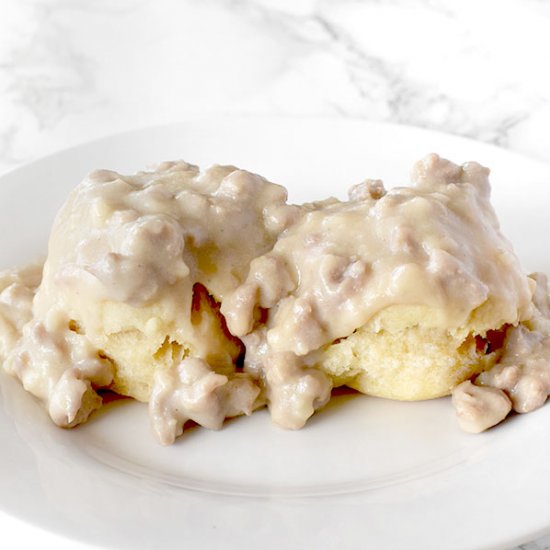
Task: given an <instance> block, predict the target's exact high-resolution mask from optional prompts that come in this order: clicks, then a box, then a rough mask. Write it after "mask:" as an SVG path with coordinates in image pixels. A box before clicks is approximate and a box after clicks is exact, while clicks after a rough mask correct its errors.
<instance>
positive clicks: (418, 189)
mask: <svg viewBox="0 0 550 550" xmlns="http://www.w3.org/2000/svg"><path fill="white" fill-rule="evenodd" d="M412 179H413V184H412V185H411V186H410V187H403V188H394V189H391V190H389V191H386V190H385V189H384V186H383V185H382V182H380V181H378V180H368V181H366V182H364V183H362V184H360V185H357V186H355V187H354V188H352V189H351V191H350V194H349V200H348V201H339V200H336V199H328V200H326V201H322V202H317V203H310V204H305V205H301V206H296V205H289V204H287V203H286V191H285V189H284V188H282V187H281V186H279V185H275V184H272V183H270V182H268V181H266V180H265V179H263V178H261V177H260V176H257V175H254V174H250V173H248V172H245V171H242V170H238V169H236V168H234V167H222V166H215V167H213V168H210V169H209V170H207V171H205V172H204V173H201V172H200V171H199V170H198V169H197V167H195V166H192V165H189V164H187V163H184V162H173V163H163V164H161V165H159V166H158V167H157V168H156V169H155V170H152V171H149V172H142V173H138V174H136V175H134V176H121V175H120V174H118V173H116V172H112V171H106V170H102V171H96V172H94V173H92V174H90V176H88V178H86V180H84V182H83V183H82V184H80V186H78V187H77V188H76V189H75V191H74V192H73V193H72V194H71V196H70V197H69V199H68V201H67V203H66V204H65V206H64V207H63V209H62V210H61V212H60V214H59V215H58V217H57V219H56V222H55V225H54V228H53V230H52V235H51V238H50V243H49V250H48V258H47V261H46V263H45V265H44V269H43V274H42V277H41V272H42V270H41V268H40V267H33V268H27V269H24V270H19V271H17V270H12V271H6V272H4V273H2V274H0V358H4V361H3V364H4V368H5V369H6V370H7V371H8V372H9V373H12V374H14V375H15V376H17V377H18V378H19V379H20V380H21V382H22V383H23V385H24V387H25V389H27V390H28V391H29V392H31V393H33V394H34V395H36V396H37V397H39V398H40V399H41V400H42V401H43V402H44V403H45V404H46V406H47V408H48V411H49V414H50V416H51V417H52V419H53V420H54V422H55V423H56V424H58V425H60V426H64V427H72V426H75V425H77V424H79V423H81V422H83V421H85V420H86V419H87V418H88V416H89V415H90V413H91V412H93V411H94V410H95V409H97V408H98V407H99V406H101V403H102V399H101V396H100V395H99V394H98V391H99V390H101V389H110V388H113V387H114V388H115V389H117V384H118V382H117V369H121V368H122V367H121V365H117V358H116V357H114V356H111V355H110V354H109V353H107V352H106V351H105V349H106V348H107V346H108V341H107V339H106V334H107V333H109V331H110V333H114V332H115V330H119V332H120V333H123V332H124V331H123V330H121V329H120V327H118V328H113V327H111V326H110V324H109V323H110V320H109V319H110V318H109V312H110V311H114V309H113V308H114V307H115V306H116V308H117V309H116V311H117V314H120V312H121V311H122V312H123V314H122V316H127V317H132V316H133V317H137V318H139V322H138V321H135V323H136V326H138V327H139V330H140V334H143V335H147V334H148V331H149V332H150V333H151V334H153V333H155V330H156V327H158V326H159V325H160V324H162V323H164V325H165V326H167V327H168V329H167V330H168V331H169V334H170V336H169V338H168V337H167V339H166V341H165V342H164V343H163V342H159V343H156V344H155V346H157V347H159V349H160V344H162V346H164V347H166V346H167V345H173V347H172V348H170V350H172V351H171V353H172V356H173V365H172V367H171V368H157V369H156V371H155V372H153V373H152V374H151V382H148V383H147V384H145V385H142V386H139V388H138V389H137V390H135V391H134V393H132V391H129V392H128V393H129V394H130V395H134V396H136V397H138V398H140V399H143V400H146V401H148V402H149V410H150V416H151V420H152V424H153V429H154V431H155V433H156V435H157V437H158V439H159V440H160V441H161V442H162V443H164V444H169V443H171V442H173V441H174V439H175V438H176V437H177V436H178V435H180V434H181V433H182V431H183V428H184V424H185V423H186V422H187V421H188V420H193V421H195V422H197V423H199V424H201V425H203V426H206V427H209V428H214V429H217V428H220V427H221V425H222V423H223V421H224V419H225V418H227V417H231V416H236V415H239V414H250V413H251V412H252V411H253V410H254V409H255V408H257V407H259V406H262V405H264V404H265V403H267V405H268V406H269V408H270V412H271V415H272V418H273V420H274V421H275V422H276V423H278V424H279V425H281V426H284V427H288V428H299V427H301V426H303V425H304V424H305V422H306V421H307V419H308V418H309V417H310V416H311V415H312V414H313V413H314V411H315V410H317V409H319V408H320V407H322V406H323V405H325V404H326V403H327V401H328V400H329V399H330V395H331V389H332V386H333V380H332V378H331V377H330V376H329V375H328V374H327V373H325V372H324V371H323V370H322V369H320V368H318V364H317V363H318V361H319V357H320V356H321V354H322V353H323V350H324V349H325V348H326V346H327V345H330V344H331V343H333V342H335V341H338V340H339V339H342V338H346V337H348V336H349V335H351V334H353V333H354V332H355V331H357V330H358V329H359V328H361V327H362V326H364V325H365V324H366V323H369V322H370V321H372V320H373V319H375V318H376V316H377V315H378V314H379V313H380V312H382V311H384V310H386V309H388V308H392V307H396V306H423V307H425V308H426V310H427V311H429V312H430V315H429V316H427V317H426V319H425V320H424V321H423V322H424V323H426V324H427V325H429V326H434V327H439V328H441V329H443V330H445V331H448V332H449V333H452V334H457V335H463V336H464V338H466V337H467V335H468V334H481V335H484V334H486V332H487V330H488V329H501V327H506V329H505V330H506V336H505V340H504V344H503V347H502V352H501V357H500V360H499V361H498V363H497V364H496V365H495V366H494V367H493V368H492V369H490V370H488V371H486V372H483V373H481V374H480V375H478V376H477V377H475V379H473V380H466V381H465V382H463V383H462V384H460V385H458V386H457V387H456V388H455V389H454V390H453V398H452V399H453V403H454V405H455V408H456V411H457V414H458V418H459V423H460V425H461V426H462V427H463V428H464V429H466V430H468V431H472V432H478V431H482V430H484V429H486V428H488V427H490V426H492V425H494V424H496V423H497V422H500V421H501V420H502V419H503V418H504V417H506V415H507V414H508V413H509V412H510V410H511V409H512V408H513V409H514V410H516V411H518V412H528V411H530V410H533V409H534V408H537V407H539V406H541V405H542V404H543V403H544V402H545V400H546V398H547V396H548V394H549V393H550V364H549V361H548V357H549V354H550V305H549V299H548V287H547V282H546V279H545V278H544V277H543V276H532V277H531V278H528V277H526V276H525V275H524V274H523V273H522V271H521V269H520V267H519V263H518V261H517V259H516V257H515V255H514V253H513V251H512V248H511V246H510V244H509V243H508V241H506V239H505V238H504V237H503V236H502V235H501V233H500V230H499V225H498V221H497V219H496V216H495V214H494V211H493V209H492V207H491V205H490V202H489V198H490V186H489V183H488V170H487V169H485V168H483V167H482V166H480V165H479V164H477V163H467V164H465V165H463V166H457V165H455V164H453V163H451V162H449V161H446V160H443V159H440V158H439V157H438V156H436V155H430V156H428V157H427V158H426V159H424V160H423V161H421V162H419V163H417V165H416V166H415V168H414V170H413V175H412ZM196 284H200V285H203V286H204V287H205V288H206V289H207V291H208V293H210V295H211V296H212V297H213V299H214V300H215V301H216V303H218V304H221V313H222V314H223V316H224V319H225V321H226V322H227V328H228V329H229V331H230V332H231V334H232V335H233V336H237V337H239V338H240V339H241V340H242V342H243V343H244V346H245V350H246V352H245V354H244V364H243V365H242V366H236V364H235V359H236V358H235V357H234V354H233V355H232V354H231V353H230V352H229V351H228V352H227V353H226V352H225V348H224V347H223V345H222V346H221V348H220V350H221V351H219V352H216V354H214V355H212V354H213V352H212V342H211V341H210V340H209V335H208V334H205V333H204V331H199V330H198V328H197V326H196V323H195V322H194V321H193V319H192V303H193V295H194V288H195V285H196ZM143 312H146V314H145V313H143ZM140 315H141V316H142V317H143V318H141V317H140ZM488 318H490V319H491V323H492V326H489V327H488V326H487V319H488ZM225 321H224V322H225ZM132 322H134V321H132ZM164 325H163V326H164ZM106 327H109V328H106ZM224 330H225V329H224ZM157 332H158V331H157ZM227 338H228V339H229V338H230V335H229V334H227ZM162 349H164V348H162ZM174 350H175V351H174ZM212 357H214V359H212Z"/></svg>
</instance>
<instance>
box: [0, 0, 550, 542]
mask: <svg viewBox="0 0 550 550" xmlns="http://www.w3.org/2000/svg"><path fill="white" fill-rule="evenodd" d="M0 14H1V15H0V172H3V171H6V170H9V169H11V168H13V167H16V166H17V165H19V164H22V163H25V162H28V161H30V160H33V159H35V158H38V157H40V156H43V155H46V154H48V153H51V152H54V151H57V150H59V149H63V148H66V147H68V146H72V145H75V144H77V143H82V142H85V141H88V140H90V139H94V138H98V137H101V136H104V135H107V134H111V133H114V132H119V131H124V130H129V129H133V128H138V127H142V126H148V125H153V124H164V123H170V122H174V121H181V120H184V119H186V118H188V117H191V116H193V117H196V116H197V115H205V116H208V115H213V114H218V113H228V114H236V113H239V114H250V115H254V114H284V115H297V116H298V115H332V116H340V117H360V118H365V119H368V120H377V121H391V122H397V123H401V124H408V125H415V126H421V127H425V128H431V129H437V130H441V131H445V132H450V133H453V134H458V135H462V136H467V137H471V138H474V139H478V140H482V141H485V142H490V143H493V144H496V145H499V146H502V147H505V148H509V149H511V150H514V151H517V152H521V153H523V154H525V155H528V156H531V157H534V158H538V159H541V160H543V161H547V162H550V139H549V137H548V130H547V129H548V128H550V76H549V71H548V67H549V66H550V32H549V29H550V2H547V1H544V0H521V1H520V0H506V1H500V2H497V1H496V0H494V1H492V0H485V1H483V2H480V1H479V0H463V1H462V2H456V1H454V0H202V1H200V2H199V1H198V0H116V1H113V0H95V1H94V2H90V1H88V0H24V1H21V0H0ZM518 548H522V549H524V550H541V549H548V548H550V538H545V539H540V540H539V541H537V542H532V543H529V544H525V545H523V546H521V547H518Z"/></svg>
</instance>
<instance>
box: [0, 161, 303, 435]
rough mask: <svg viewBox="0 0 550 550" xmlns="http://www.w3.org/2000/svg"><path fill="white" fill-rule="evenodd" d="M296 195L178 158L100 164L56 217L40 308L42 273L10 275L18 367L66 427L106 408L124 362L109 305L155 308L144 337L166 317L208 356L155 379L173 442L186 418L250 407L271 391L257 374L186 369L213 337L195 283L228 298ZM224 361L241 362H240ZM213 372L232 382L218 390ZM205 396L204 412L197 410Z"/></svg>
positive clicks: (155, 400) (10, 357)
mask: <svg viewBox="0 0 550 550" xmlns="http://www.w3.org/2000/svg"><path fill="white" fill-rule="evenodd" d="M286 198H287V193H286V190H285V189H284V188H283V187H281V186H279V185H275V184H272V183H270V182H268V181H266V180H265V179H263V178H261V177H260V176H257V175H255V174H251V173H249V172H245V171H242V170H238V169H236V168H234V167H231V166H214V167H212V168H210V169H209V170H207V171H205V172H202V173H201V172H200V171H199V169H198V168H197V167H196V166H192V165H189V164H187V163H185V162H167V163H162V164H161V165H159V166H158V167H157V168H156V169H155V170H154V171H151V172H141V173H138V174H136V175H134V176H122V175H120V174H118V173H116V172H112V171H108V170H99V171H96V172H93V173H91V174H90V175H89V176H88V177H87V178H86V179H85V180H84V181H83V182H82V183H81V184H80V185H79V186H78V187H77V188H76V189H75V190H74V191H73V193H72V194H71V195H70V197H69V199H68V201H67V203H66V204H65V205H64V207H63V208H62V210H61V211H60V213H59V214H58V216H57V218H56V221H55V224H54V227H53V229H52V233H51V236H50V241H49V249H48V259H47V261H46V264H45V266H44V274H43V279H42V282H41V284H40V286H39V287H38V290H37V292H36V297H35V298H34V304H33V306H32V312H31V302H32V300H33V295H34V292H35V290H36V287H37V285H38V282H39V278H38V279H37V280H34V279H33V280H32V281H31V283H32V284H30V283H29V284H28V285H27V279H28V278H30V275H28V274H27V272H26V271H22V272H20V273H17V272H9V273H6V274H4V275H3V276H2V277H3V278H2V279H0V281H4V283H3V286H5V287H6V288H2V287H0V290H2V294H1V295H0V299H1V300H2V304H1V309H0V315H1V316H0V322H1V323H2V325H1V326H0V333H1V335H2V336H1V338H2V340H1V344H2V349H1V351H2V356H4V357H6V360H5V365H4V366H5V368H6V370H8V372H10V373H12V374H14V375H16V376H18V377H19V378H20V379H21V381H22V383H23V385H24V386H25V388H26V389H27V390H28V391H30V392H31V393H33V394H34V395H36V396H37V397H39V398H40V399H42V400H43V401H44V402H45V404H46V406H47V407H48V410H49V412H50V415H51V417H52V419H53V420H54V421H55V422H56V423H57V424H59V425H61V426H73V425H76V424H78V423H79V422H82V421H84V420H85V419H86V418H87V417H88V415H89V414H90V412H91V411H92V410H94V409H95V408H97V407H99V406H100V405H101V397H100V396H99V395H98V393H97V390H98V389H101V388H109V387H110V386H111V384H112V380H113V365H112V363H111V361H110V360H109V358H108V357H106V356H105V355H104V354H103V352H102V348H103V346H104V344H105V343H106V338H105V337H106V334H105V333H106V330H109V328H107V327H108V325H109V317H108V313H106V312H107V311H108V309H107V307H108V306H109V305H110V304H119V305H124V306H125V307H128V308H129V309H128V310H127V311H128V314H129V315H135V316H138V317H139V312H144V311H146V312H147V315H146V317H147V318H146V319H145V320H144V321H143V327H142V329H143V332H144V334H147V332H148V330H149V328H150V327H153V328H154V327H155V324H156V323H158V322H159V319H158V316H159V315H160V316H161V317H162V322H163V323H164V324H166V325H168V326H170V327H171V330H172V332H173V336H174V337H175V338H176V337H177V338H179V339H180V340H182V341H185V343H186V345H187V347H188V349H190V350H192V351H193V353H195V354H196V355H197V361H198V363H197V362H196V361H194V359H193V357H188V358H185V359H184V360H183V361H182V363H181V365H183V366H180V367H178V369H177V372H174V373H159V374H158V376H156V377H155V382H154V387H153V388H152V404H151V414H152V418H153V425H154V429H155V432H156V433H157V434H158V436H159V438H160V439H161V440H162V441H163V442H170V441H172V440H173V437H175V435H174V434H176V433H177V434H179V433H181V426H182V424H183V422H184V421H185V420H184V419H194V420H196V421H201V420H202V421H204V422H205V423H206V424H207V425H208V426H211V427H213V426H219V424H220V420H219V419H220V418H221V417H222V416H223V415H224V414H226V415H229V416H231V415H236V414H240V413H248V412H250V411H251V410H252V402H254V400H255V399H256V397H257V396H258V395H259V394H260V391H261V388H260V386H259V384H258V383H257V382H254V381H253V380H252V378H251V377H250V376H249V375H242V376H241V375H230V376H229V378H228V377H227V376H225V374H217V373H215V372H211V373H210V374H209V375H202V374H201V376H200V377H199V376H198V375H197V376H196V378H197V379H196V380H195V381H194V382H193V383H191V382H183V381H182V380H184V379H185V376H184V375H182V376H181V377H180V378H181V380H180V378H178V373H181V372H182V369H187V368H190V365H195V366H196V365H197V364H203V363H204V361H203V362H202V363H201V359H200V358H201V357H202V356H203V355H204V356H206V355H208V352H209V348H210V345H211V341H210V339H209V337H208V336H209V335H208V334H206V335H205V334H203V332H202V331H201V327H197V326H196V324H195V323H194V320H193V318H192V300H193V296H194V293H193V288H194V285H195V283H197V282H199V281H200V283H202V285H204V286H206V287H207V288H208V292H210V294H212V295H213V296H214V297H215V298H216V299H217V300H222V299H223V297H224V296H225V295H226V294H227V293H229V292H230V291H232V290H234V289H235V288H236V287H237V286H238V285H239V284H240V283H242V282H243V281H244V279H245V277H246V275H247V272H248V266H249V263H250V261H251V260H252V259H253V258H254V257H256V256H258V255H259V254H262V253H264V252H266V251H268V250H270V249H271V247H272V246H273V244H274V242H275V240H276V238H277V237H278V235H279V234H280V232H281V231H283V230H284V229H285V228H286V227H287V226H288V225H289V224H291V223H292V222H293V221H294V219H296V217H297V216H298V215H299V214H300V210H301V209H300V208H299V207H296V206H290V205H287V204H286ZM35 279H36V278H35ZM147 308H149V309H147ZM156 316H157V317H156ZM31 318H32V319H31ZM25 323H27V324H25ZM71 324H72V325H75V326H73V329H71ZM75 327H76V329H75ZM79 328H80V329H82V330H79ZM80 332H82V333H80ZM19 337H20V339H19ZM0 358H1V356H0ZM219 367H220V369H221V370H223V371H228V370H229V371H234V366H232V365H231V364H229V365H221V366H219ZM205 368H206V367H205ZM195 371H197V369H196V368H195ZM169 379H170V380H171V382H170V383H168V382H167V380H169ZM212 380H216V381H217V383H218V385H220V384H221V386H223V387H222V388H220V389H218V390H216V391H215V392H212V386H211V382H212ZM222 380H225V382H223V384H222V383H221V382H220V381H222ZM186 384H190V389H189V390H188V391H187V390H186V389H185V388H186V387H187V386H186ZM167 387H170V388H171V389H170V391H171V393H172V394H173V396H172V397H171V398H170V399H168V397H167V396H166V388H167ZM229 390H231V391H229ZM201 392H203V394H201ZM237 395H242V399H241V398H239V399H237V398H236V396H237ZM251 396H252V397H251ZM249 398H250V399H251V400H252V402H249V401H250V399H249ZM193 400H194V402H195V404H193ZM168 402H170V403H175V405H174V406H171V405H169V404H167V403H168ZM199 403H202V411H199V410H198V409H196V408H195V409H194V408H193V407H198V406H199V405H198V404H199ZM209 407H210V408H212V410H211V411H210V412H208V409H209ZM199 408H200V407H199ZM161 410H162V412H161ZM216 411H217V412H216ZM214 419H215V420H214ZM163 425H165V427H163ZM174 425H177V426H178V427H177V428H172V427H168V426H174Z"/></svg>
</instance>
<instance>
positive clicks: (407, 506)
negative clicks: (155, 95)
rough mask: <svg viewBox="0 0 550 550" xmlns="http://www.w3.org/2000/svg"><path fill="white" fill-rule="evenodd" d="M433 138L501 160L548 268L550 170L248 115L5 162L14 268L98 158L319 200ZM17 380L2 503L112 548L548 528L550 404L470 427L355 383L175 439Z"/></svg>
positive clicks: (34, 251)
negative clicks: (199, 168)
mask: <svg viewBox="0 0 550 550" xmlns="http://www.w3.org/2000/svg"><path fill="white" fill-rule="evenodd" d="M431 151H436V152H439V153H440V154H442V155H444V156H447V157H449V158H451V159H453V160H455V161H457V162H464V161H467V160H479V161H480V162H482V163H484V164H486V165H488V166H490V167H491V168H492V170H493V185H494V188H493V196H494V203H495V205H496V208H497V211H498V213H499V215H500V217H501V220H502V226H503V229H504V231H505V233H506V234H507V235H508V236H509V237H510V239H511V240H512V241H513V243H514V244H515V246H516V249H517V251H518V253H519V255H520V257H521V259H522V261H523V264H524V267H525V268H526V269H528V270H541V271H546V272H550V254H548V252H547V247H546V239H547V235H548V234H549V232H550V221H549V218H548V213H547V209H548V206H550V167H548V166H546V165H543V164H540V163H537V162H534V161H531V160H528V159H526V158H523V157H521V156H518V155H515V154H511V153H509V152H507V151H504V150H500V149H497V148H494V147H491V146H488V145H484V144H481V143H476V142H473V141H469V140H465V139H460V138H456V137H452V136H448V135H443V134H438V133H434V132H428V131H425V130H420V129H416V128H408V127H400V126H393V125H380V124H373V123H368V122H365V121H357V120H341V119H322V120H320V119H246V118H245V119H243V118H240V119H223V120H218V121H194V122H188V123H182V124H177V125H172V126H168V127H159V128H152V129H146V130H140V131H136V132H132V133H128V134H124V135H118V136H114V137H110V138H107V139H104V140H101V141H97V142H94V143H91V144H87V145H83V146H80V147H76V148H74V149H70V150H68V151H64V152H62V153H59V154H56V155H54V156H51V157H48V158H46V159H43V160H40V161H38V162H35V163H33V164H30V165H28V166H25V167H23V168H20V169H18V170H16V171H14V172H11V173H9V174H6V175H5V176H3V177H2V178H0V235H2V237H1V242H0V268H3V267H8V266H11V265H16V264H21V263H24V262H27V261H31V260H33V259H35V258H36V257H38V256H40V255H43V254H44V253H45V251H46V242H47V234H48V228H49V226H50V223H51V221H52V219H53V216H54V213H55V211H56V210H57V208H58V207H59V206H60V205H61V203H62V201H63V200H64V197H65V196H66V194H67V193H68V191H69V190H70V189H71V188H72V187H73V186H74V185H75V184H76V183H78V182H79V181H80V179H81V178H82V177H83V176H84V175H85V174H86V173H87V172H88V171H90V170H92V169H93V168H98V167H103V168H114V169H117V170H119V171H123V172H124V171H127V172H128V171H134V170H136V169H139V168H142V167H144V166H146V165H148V164H149V163H152V162H155V161H160V160H164V159H173V158H184V159H186V160H188V161H191V162H194V163H197V164H201V165H207V164H210V163H213V162H219V163H232V164H236V165H239V166H241V167H244V168H247V169H249V170H252V171H257V172H259V173H261V174H262V175H265V176H266V177H268V178H269V179H271V180H272V181H275V182H280V183H282V184H284V185H286V186H287V187H288V188H289V189H290V197H291V200H294V201H302V200H307V199H311V198H320V197H323V196H326V195H329V194H336V195H339V196H342V197H343V196H344V195H345V191H346V189H347V188H348V187H349V186H350V185H351V184H354V183H356V182H358V181H360V180H361V179H363V178H365V177H376V178H382V179H384V180H385V181H386V183H387V185H388V186H392V185H395V184H403V183H405V182H407V176H408V170H409V168H410V166H411V164H412V162H413V161H414V160H416V159H418V158H420V157H422V156H423V155H425V154H426V153H428V152H431ZM0 380H1V390H2V396H1V403H0V449H1V451H0V487H1V491H0V509H1V510H4V511H5V512H8V513H10V514H12V515H14V516H16V517H19V518H22V519H24V520H26V521H28V522H30V523H32V524H34V525H38V526H42V527H44V528H46V529H48V530H51V531H54V532H58V533H62V534H64V535H67V536H70V537H73V538H75V539H78V540H80V541H87V542H91V543H93V544H96V545H98V546H100V547H103V546H113V547H116V548H162V549H170V548H232V549H237V548H238V549H239V550H245V549H253V548H254V549H255V548H258V547H261V548H263V549H265V550H271V549H280V548H285V549H294V548H295V549H303V548H315V549H328V548H340V549H351V548H376V549H381V548H391V549H394V548H409V549H422V550H426V549H430V548H434V549H436V548H437V549H439V548H442V547H444V548H446V549H458V548H470V549H473V548H504V547H510V546H513V545H514V544H518V543H520V542H523V541H525V540H528V539H532V538H535V537H536V536H538V535H540V534H542V533H544V532H546V531H547V530H550V516H549V515H548V507H547V504H548V495H549V494H550V438H548V436H547V434H548V432H549V430H550V406H546V407H543V408H542V409H540V410H539V411H536V412H534V413H531V414H529V415H525V416H516V417H514V418H511V419H510V420H509V421H507V422H505V423H504V424H503V425H502V426H500V427H498V428H496V429H493V430H492V431H490V432H488V433H485V434H482V435H477V436H473V435H467V434H464V433H462V432H461V431H460V430H459V429H458V427H457V426H456V423H455V419H454V415H453V411H452V408H451V404H450V402H449V400H448V399H439V400H435V401H431V402H424V403H415V404H411V403H397V402H390V401H385V400H379V399H374V398H367V397H362V396H358V397H351V396H347V397H346V396H343V397H339V398H336V399H335V400H333V401H332V402H331V404H330V405H329V406H328V407H327V408H326V410H324V411H322V412H321V413H319V414H317V415H316V416H315V417H314V418H313V419H311V421H310V422H309V424H308V425H307V427H306V428H305V429H303V430H301V431H299V432H287V431H283V430H281V429H278V428H276V427H273V426H272V425H271V423H270V420H269V417H268V415H267V413H266V412H265V411H260V412H258V413H255V414H254V415H253V416H252V417H251V418H239V419H236V420H233V421H231V422H228V423H227V424H226V426H225V427H224V429H223V430H221V431H220V432H210V431H208V430H205V429H193V430H191V431H189V432H187V433H186V434H185V435H184V437H182V438H181V439H180V440H178V442H177V443H176V444H175V445H174V446H172V447H169V448H164V447H161V446H159V445H158V444H157V443H156V442H155V440H154V439H153V436H152V435H151V432H150V429H149V425H148V419H147V411H146V406H144V405H141V404H138V403H132V402H124V403H120V402H119V403H116V404H111V405H108V406H107V407H106V408H105V410H103V411H102V412H100V413H99V414H97V415H96V416H95V417H94V418H93V419H92V420H91V421H90V422H89V423H88V424H87V425H85V426H82V427H80V428H78V429H75V430H72V431H63V430H60V429H58V428H55V427H54V426H52V425H51V423H50V422H49V420H48V418H47V417H46V414H45V413H44V411H43V410H42V408H41V407H40V405H39V404H38V403H37V402H36V401H35V400H34V399H33V398H32V397H31V396H30V395H27V394H25V392H23V390H22V389H21V388H20V387H19V385H18V384H17V383H16V382H15V381H14V380H12V379H8V378H7V377H6V376H5V375H3V376H1V377H0Z"/></svg>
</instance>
